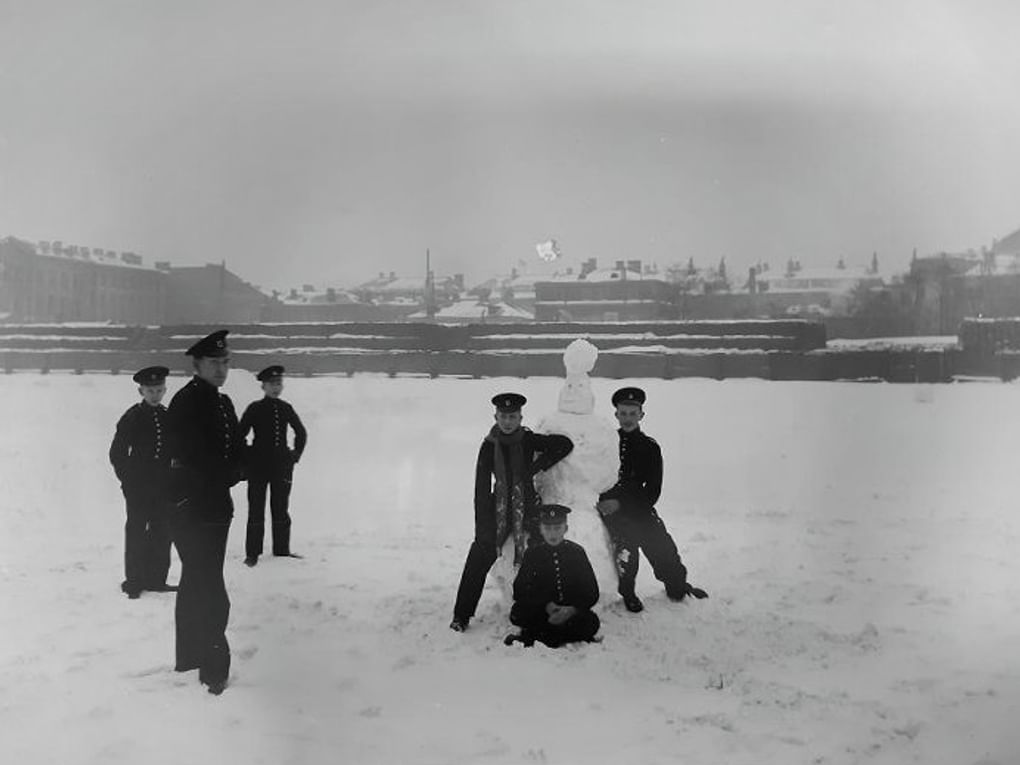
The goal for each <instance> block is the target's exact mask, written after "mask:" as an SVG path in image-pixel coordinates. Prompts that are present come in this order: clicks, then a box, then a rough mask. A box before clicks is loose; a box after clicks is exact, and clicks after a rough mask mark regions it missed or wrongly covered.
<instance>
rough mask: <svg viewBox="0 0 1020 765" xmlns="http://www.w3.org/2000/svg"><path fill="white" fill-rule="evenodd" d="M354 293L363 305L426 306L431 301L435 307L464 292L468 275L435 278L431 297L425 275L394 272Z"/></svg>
mask: <svg viewBox="0 0 1020 765" xmlns="http://www.w3.org/2000/svg"><path fill="white" fill-rule="evenodd" d="M353 292H354V294H355V295H356V296H357V297H358V299H359V300H360V301H361V302H363V303H374V304H376V305H405V306H420V307H425V304H426V301H427V300H428V299H431V300H432V301H433V304H434V305H435V306H444V305H449V304H450V303H452V302H454V301H455V300H457V299H458V298H459V297H460V295H461V293H463V292H464V275H463V274H454V275H453V276H452V277H451V276H446V277H439V278H435V277H433V279H432V288H431V292H432V294H431V296H430V295H429V284H428V280H427V279H426V278H425V276H397V274H396V272H394V271H390V273H389V274H386V273H385V272H382V271H380V272H379V276H378V277H376V278H375V279H372V280H370V281H367V282H365V283H364V284H361V285H359V286H357V287H355V288H354V290H353Z"/></svg>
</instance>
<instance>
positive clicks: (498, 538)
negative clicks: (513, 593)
mask: <svg viewBox="0 0 1020 765" xmlns="http://www.w3.org/2000/svg"><path fill="white" fill-rule="evenodd" d="M526 402H527V399H526V398H524V396H522V395H520V394H519V393H500V394H499V395H497V396H493V398H492V403H493V405H494V406H495V407H496V414H495V415H494V419H495V420H496V424H495V425H493V426H492V429H491V430H490V431H489V434H488V435H487V436H486V437H485V440H484V441H482V445H481V447H480V448H479V450H478V460H477V462H476V463H475V538H474V541H473V542H472V543H471V549H470V550H469V551H468V556H467V560H466V561H465V562H464V571H463V573H462V574H461V577H460V586H459V587H458V588H457V602H456V603H455V604H454V607H453V621H452V622H450V629H452V630H454V631H456V632H463V631H464V630H465V629H467V626H468V622H469V621H470V620H471V617H472V616H474V615H475V609H476V608H477V607H478V601H479V599H480V598H481V597H482V589H483V588H484V587H485V577H486V575H487V574H488V573H489V569H490V568H492V564H493V563H495V562H496V558H497V556H498V555H499V550H500V548H501V547H502V546H503V543H504V542H506V540H507V538H508V537H509V536H510V535H511V534H512V535H513V538H514V541H515V563H516V562H519V559H520V556H521V555H523V554H524V548H525V546H526V545H527V544H528V543H529V542H530V543H533V542H537V541H538V537H539V534H538V523H537V518H536V516H535V508H536V507H538V493H537V492H536V491H535V481H534V478H535V474H536V473H538V472H539V471H542V470H548V469H549V468H551V467H552V466H553V465H555V464H556V463H557V462H559V461H560V460H561V459H563V458H564V457H566V456H567V455H568V454H570V452H571V450H572V449H573V448H574V444H573V442H572V441H571V440H570V439H569V438H567V437H566V436H561V435H542V434H539V433H533V432H532V431H530V430H528V428H525V427H522V426H521V421H522V420H523V415H522V414H521V407H523V406H524V404H525V403H526Z"/></svg>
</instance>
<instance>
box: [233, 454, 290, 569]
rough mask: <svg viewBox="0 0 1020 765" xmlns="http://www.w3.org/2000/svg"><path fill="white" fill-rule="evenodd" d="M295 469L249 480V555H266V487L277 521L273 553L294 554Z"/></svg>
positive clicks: (270, 511) (246, 544)
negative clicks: (292, 502) (292, 505)
mask: <svg viewBox="0 0 1020 765" xmlns="http://www.w3.org/2000/svg"><path fill="white" fill-rule="evenodd" d="M292 476H293V468H289V469H287V470H279V471H275V472H273V473H270V472H268V471H266V472H258V473H256V474H255V475H254V476H252V477H250V478H249V479H248V527H247V530H246V533H245V539H244V553H245V555H246V556H247V557H249V558H257V557H258V556H260V555H261V554H262V540H263V538H264V537H265V535H266V490H267V489H268V490H269V514H270V517H271V518H272V522H273V555H290V512H289V508H290V487H291V481H292Z"/></svg>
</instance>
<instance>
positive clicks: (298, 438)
mask: <svg viewBox="0 0 1020 765" xmlns="http://www.w3.org/2000/svg"><path fill="white" fill-rule="evenodd" d="M290 426H291V427H292V428H294V461H295V462H297V461H298V460H299V459H301V455H302V454H304V451H305V445H306V444H307V443H308V431H307V430H305V425H304V423H303V422H301V418H300V417H298V413H297V412H296V411H294V407H293V406H292V407H290Z"/></svg>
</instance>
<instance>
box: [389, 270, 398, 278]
mask: <svg viewBox="0 0 1020 765" xmlns="http://www.w3.org/2000/svg"><path fill="white" fill-rule="evenodd" d="M390 278H391V279H396V278H397V272H396V271H390Z"/></svg>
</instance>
